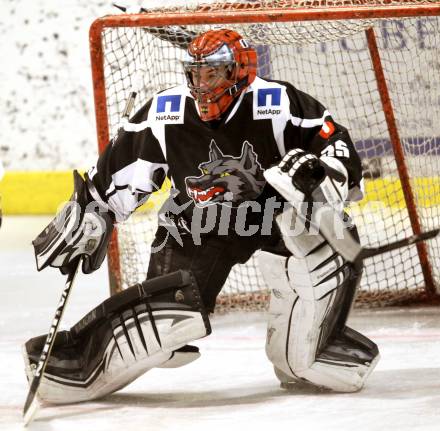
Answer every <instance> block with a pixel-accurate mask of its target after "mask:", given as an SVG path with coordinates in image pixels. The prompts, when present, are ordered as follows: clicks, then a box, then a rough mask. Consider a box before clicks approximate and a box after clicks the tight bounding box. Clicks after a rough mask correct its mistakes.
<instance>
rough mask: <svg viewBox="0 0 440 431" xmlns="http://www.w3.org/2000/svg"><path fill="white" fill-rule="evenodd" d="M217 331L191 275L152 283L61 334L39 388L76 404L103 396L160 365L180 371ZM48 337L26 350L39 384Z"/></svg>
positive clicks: (50, 397) (45, 396) (42, 394)
mask: <svg viewBox="0 0 440 431" xmlns="http://www.w3.org/2000/svg"><path fill="white" fill-rule="evenodd" d="M210 333H211V327H210V323H209V319H208V315H207V313H206V311H205V309H204V306H203V304H202V302H201V298H200V293H199V290H198V287H197V284H196V281H195V279H194V277H193V276H192V274H191V273H190V272H188V271H177V272H174V273H171V274H168V275H164V276H161V277H156V278H154V279H151V280H147V281H145V282H143V283H142V284H138V285H135V286H133V287H130V288H128V289H126V290H124V291H122V292H121V293H118V294H116V295H114V296H112V297H110V298H109V299H107V300H106V301H104V302H103V303H102V304H100V305H99V306H98V307H96V308H95V309H93V310H92V311H90V312H89V313H88V314H87V315H86V316H84V317H83V318H82V319H81V320H80V321H79V322H78V323H77V324H76V325H74V326H73V327H72V328H71V329H70V331H62V332H60V333H58V334H57V337H56V340H55V344H54V347H53V349H52V352H51V355H50V359H49V363H48V365H47V367H46V371H45V373H44V376H43V378H42V381H41V385H40V388H39V391H38V396H39V398H40V400H43V401H46V402H50V403H56V404H65V403H74V402H79V401H85V400H91V399H95V398H99V397H103V396H105V395H107V394H110V393H112V392H115V391H117V390H118V389H121V388H123V387H124V386H126V385H128V384H129V383H130V382H132V381H133V380H134V379H136V378H137V377H139V376H140V375H142V374H144V373H145V372H146V371H148V370H149V369H151V368H153V367H164V368H165V367H168V368H172V367H179V366H182V365H185V364H187V363H189V362H192V361H193V360H195V359H197V358H198V357H199V356H200V353H199V351H198V348H197V347H194V346H189V345H187V343H188V342H190V341H193V340H196V339H199V338H201V337H204V336H206V335H208V334H210ZM45 338H46V336H41V337H36V338H32V339H30V340H29V341H28V342H27V343H26V344H25V346H24V347H25V348H24V357H25V364H26V372H27V376H28V379H29V380H30V379H32V377H33V371H34V369H35V366H36V364H37V362H38V359H39V356H40V353H41V349H42V347H43V344H44V341H45Z"/></svg>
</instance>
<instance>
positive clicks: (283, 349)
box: [259, 233, 379, 392]
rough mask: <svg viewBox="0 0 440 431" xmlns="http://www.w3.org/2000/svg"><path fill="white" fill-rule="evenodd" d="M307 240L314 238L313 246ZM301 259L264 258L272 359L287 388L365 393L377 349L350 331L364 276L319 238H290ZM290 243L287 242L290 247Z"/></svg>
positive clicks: (261, 260)
mask: <svg viewBox="0 0 440 431" xmlns="http://www.w3.org/2000/svg"><path fill="white" fill-rule="evenodd" d="M307 238H310V242H308V240H307ZM289 241H290V245H292V244H295V249H294V247H289V249H291V251H292V252H295V253H296V256H298V254H299V255H300V256H299V257H296V256H290V257H285V256H278V255H274V254H271V253H267V252H262V253H261V254H260V258H259V263H260V269H261V272H262V274H263V276H264V278H265V280H266V283H267V284H268V286H269V287H270V288H271V291H272V293H271V300H270V307H269V322H268V330H267V341H266V353H267V355H268V358H269V359H270V360H271V362H272V363H273V364H274V367H275V371H276V374H277V376H278V378H279V379H280V380H281V381H282V383H291V382H295V381H306V382H309V383H312V384H313V385H316V386H321V387H325V388H328V389H332V390H335V391H340V392H354V391H357V390H359V389H361V388H362V386H363V384H364V382H365V380H366V378H367V376H368V375H369V374H370V372H371V371H372V370H373V368H374V367H375V365H376V363H377V361H378V358H379V353H378V349H377V346H376V345H375V344H374V343H373V342H372V341H370V340H369V339H367V338H366V337H364V336H362V335H361V334H359V333H357V332H356V331H354V330H352V329H350V328H348V327H346V326H345V323H346V319H347V316H348V313H349V310H350V307H351V304H352V301H353V298H354V293H355V290H356V287H357V285H358V283H359V280H360V276H361V270H359V269H358V268H354V267H353V266H352V265H351V264H349V263H347V262H345V261H344V260H343V258H342V257H341V256H339V255H337V254H336V253H334V251H333V250H332V249H331V247H330V246H329V245H328V244H327V242H326V241H325V240H324V238H322V237H321V236H319V235H314V236H309V235H307V233H304V234H303V235H299V236H298V237H297V239H295V238H290V239H289ZM289 241H286V245H287V243H288V242H289Z"/></svg>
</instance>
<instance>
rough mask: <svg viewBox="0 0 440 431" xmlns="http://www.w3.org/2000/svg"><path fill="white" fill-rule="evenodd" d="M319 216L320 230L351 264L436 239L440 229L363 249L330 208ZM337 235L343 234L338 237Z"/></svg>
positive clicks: (322, 211) (321, 211)
mask: <svg viewBox="0 0 440 431" xmlns="http://www.w3.org/2000/svg"><path fill="white" fill-rule="evenodd" d="M318 211H320V214H319V216H318V217H319V220H320V224H319V230H320V232H321V233H322V235H323V236H324V237H325V239H326V240H327V241H328V242H329V244H330V245H331V246H332V247H333V249H334V250H336V251H337V252H338V253H339V254H340V255H341V256H343V257H344V258H345V259H346V260H348V261H350V262H360V261H362V260H364V259H367V258H369V257H374V256H377V255H379V254H382V253H387V252H389V251H393V250H396V249H398V248H401V247H407V246H409V245H413V244H416V243H418V242H420V241H426V240H428V239H432V238H434V237H436V236H437V235H438V234H439V232H440V229H433V230H429V231H426V232H422V233H420V234H415V235H412V236H410V237H407V238H404V239H401V240H398V241H393V242H390V243H388V244H384V245H380V246H375V247H362V246H361V245H360V244H359V243H358V242H357V241H356V240H355V239H354V238H353V236H352V235H351V233H350V232H349V231H348V229H347V226H346V224H345V223H344V221H343V220H342V218H341V216H340V215H339V213H338V212H337V211H336V210H334V209H332V208H330V207H329V206H325V207H323V209H322V210H318ZM337 233H339V234H340V233H342V235H338V234H337Z"/></svg>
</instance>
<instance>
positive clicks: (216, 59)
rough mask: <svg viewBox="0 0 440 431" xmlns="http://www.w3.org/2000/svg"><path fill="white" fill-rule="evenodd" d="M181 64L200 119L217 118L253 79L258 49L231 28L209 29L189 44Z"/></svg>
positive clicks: (255, 71)
mask: <svg viewBox="0 0 440 431" xmlns="http://www.w3.org/2000/svg"><path fill="white" fill-rule="evenodd" d="M183 68H184V70H185V76H186V79H187V82H188V87H189V89H190V92H191V95H192V96H193V97H194V99H195V101H196V103H197V106H198V108H199V115H200V118H201V119H202V120H203V121H210V120H216V119H219V118H220V117H221V115H222V114H223V113H224V112H226V110H227V109H228V108H229V106H230V105H231V103H232V102H233V100H234V99H235V98H236V97H237V96H238V95H240V94H241V93H242V92H243V90H245V89H246V88H247V87H248V86H249V85H250V84H251V83H252V81H253V80H254V79H255V76H256V73H257V53H256V51H255V50H254V49H253V48H251V47H250V46H249V45H248V44H247V42H246V41H245V40H244V39H243V38H242V37H241V36H240V35H239V34H238V33H237V32H235V31H232V30H225V29H222V30H210V31H208V32H206V33H203V34H201V35H199V36H197V37H196V38H195V39H194V40H193V41H192V42H191V43H190V44H189V46H188V51H187V53H186V57H185V60H184V61H183Z"/></svg>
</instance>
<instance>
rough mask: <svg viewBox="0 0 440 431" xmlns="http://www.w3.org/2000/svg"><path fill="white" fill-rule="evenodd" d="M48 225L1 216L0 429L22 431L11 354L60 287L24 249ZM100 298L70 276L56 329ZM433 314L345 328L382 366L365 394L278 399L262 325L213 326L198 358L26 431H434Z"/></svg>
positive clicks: (97, 286) (55, 412) (438, 395)
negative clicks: (370, 346) (376, 352)
mask: <svg viewBox="0 0 440 431" xmlns="http://www.w3.org/2000/svg"><path fill="white" fill-rule="evenodd" d="M48 220H49V219H47V218H44V217H6V218H5V220H4V225H3V227H2V229H1V230H0V288H1V298H2V299H1V301H0V388H1V390H0V430H2V431H3V430H8V431H10V430H19V429H22V421H21V411H22V407H23V403H24V400H25V397H26V393H27V383H26V379H25V377H24V372H23V363H22V359H21V351H20V349H21V345H22V344H23V342H24V341H26V339H28V338H29V337H31V336H35V335H38V334H42V333H45V332H46V331H47V330H48V328H49V326H50V322H51V319H52V317H53V313H54V311H55V308H56V305H57V303H58V299H59V295H60V293H61V290H62V287H63V285H64V277H62V276H61V275H60V274H58V273H57V272H56V271H55V270H52V269H47V270H44V271H42V272H41V273H37V271H36V270H35V263H34V258H33V254H32V248H31V245H30V242H31V240H32V239H33V237H34V236H35V235H36V234H37V233H38V232H39V231H40V230H41V229H42V228H43V227H44V226H45V224H46V223H47V222H48ZM106 295H107V275H106V269H105V268H101V269H100V270H99V271H98V272H97V273H95V274H92V275H90V276H85V275H82V274H81V275H79V276H78V281H77V284H76V285H75V287H74V291H73V293H72V297H71V300H70V302H69V304H68V307H67V311H66V315H65V318H64V319H63V323H64V325H63V324H62V326H64V327H68V326H70V325H71V324H73V323H75V321H76V320H77V319H78V318H80V317H81V316H82V315H83V314H84V313H85V312H86V311H88V309H90V308H91V307H93V306H94V305H96V304H97V303H99V302H100V301H101V300H103V299H104V298H105V297H106ZM439 316H440V309H439V308H423V309H420V308H418V309H404V310H400V309H398V310H386V311H379V312H377V311H374V312H373V311H357V312H355V313H353V315H352V317H351V319H350V321H351V325H352V326H353V327H354V328H356V329H358V330H360V331H361V332H363V333H365V334H366V335H368V336H369V337H371V338H372V339H373V340H374V341H375V342H377V343H378V344H379V347H380V350H381V355H382V359H381V361H380V362H379V365H378V366H377V368H376V370H375V372H374V373H373V374H372V376H371V377H370V379H369V381H368V383H367V386H366V387H365V389H364V390H362V391H361V392H359V393H356V394H331V393H321V392H318V391H312V390H304V389H303V390H297V391H296V392H286V391H284V390H282V389H280V388H279V385H278V382H277V380H276V378H275V376H274V374H273V372H272V367H271V365H270V363H269V362H268V360H267V359H266V357H265V353H264V343H265V322H264V321H265V319H264V314H259V313H252V314H244V313H239V314H232V315H229V316H216V317H215V318H214V319H213V334H212V335H211V336H210V337H207V338H205V339H203V340H199V341H197V342H196V343H194V344H196V345H198V346H199V347H200V349H201V352H202V357H201V358H200V359H199V360H197V361H195V362H194V363H192V364H190V365H187V366H186V367H183V368H180V369H157V370H152V371H150V372H149V373H147V374H145V375H144V376H143V377H141V378H140V379H138V380H137V381H136V382H134V383H133V384H131V385H130V386H129V387H127V388H126V389H124V390H122V391H120V392H118V393H116V394H114V395H111V396H108V397H106V398H105V399H103V400H100V401H95V402H90V403H83V404H77V405H71V406H63V407H44V408H43V409H41V410H40V412H39V415H38V417H37V420H36V421H35V422H34V423H33V424H32V428H31V429H32V430H62V431H70V430H72V431H73V430H75V431H77V430H83V431H89V430H93V431H100V430H103V431H104V430H106V431H111V430H122V431H131V430H136V431H140V430H148V431H156V430H179V431H185V430H191V431H197V430H204V431H205V430H210V431H214V430H222V431H232V430H234V431H235V430H243V431H244V430H249V431H254V430H265V431H266V430H274V429H276V430H283V429H288V430H292V431H309V430H325V431H327V430H328V431H333V430H335V431H336V430H337V431H345V430H347V431H348V430H350V431H351V430H356V431H364V430H365V431H367V430H368V431H375V430H395V431H406V430H408V431H416V430H423V431H430V430H438V429H440V359H439V358H440V319H439Z"/></svg>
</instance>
